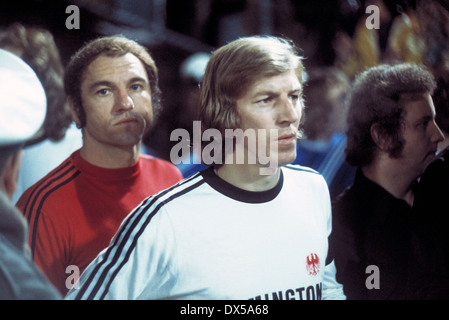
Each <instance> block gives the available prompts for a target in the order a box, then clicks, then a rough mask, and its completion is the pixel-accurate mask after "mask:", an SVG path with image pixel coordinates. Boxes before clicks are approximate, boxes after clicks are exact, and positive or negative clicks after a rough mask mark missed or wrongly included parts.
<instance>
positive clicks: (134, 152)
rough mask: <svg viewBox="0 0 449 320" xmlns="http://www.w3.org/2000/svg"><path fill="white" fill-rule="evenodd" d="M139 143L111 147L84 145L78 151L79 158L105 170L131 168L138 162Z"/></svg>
mask: <svg viewBox="0 0 449 320" xmlns="http://www.w3.org/2000/svg"><path fill="white" fill-rule="evenodd" d="M139 154H140V143H138V144H136V145H132V146H111V145H103V144H97V145H93V144H89V143H88V144H86V143H84V144H83V146H82V148H81V149H80V156H81V157H82V158H83V159H84V160H86V161H87V162H89V163H91V164H93V165H95V166H98V167H101V168H107V169H118V168H125V167H129V166H132V165H133V164H135V163H136V162H137V161H138V160H139Z"/></svg>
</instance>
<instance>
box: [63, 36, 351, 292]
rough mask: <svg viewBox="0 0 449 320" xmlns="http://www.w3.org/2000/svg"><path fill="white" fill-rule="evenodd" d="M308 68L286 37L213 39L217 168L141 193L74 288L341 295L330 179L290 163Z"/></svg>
mask: <svg viewBox="0 0 449 320" xmlns="http://www.w3.org/2000/svg"><path fill="white" fill-rule="evenodd" d="M302 72H303V65H302V62H301V57H300V56H298V54H297V51H296V49H295V47H294V46H293V44H292V43H290V42H288V41H286V40H283V39H280V38H275V37H248V38H242V39H239V40H235V41H233V42H231V43H229V44H227V45H225V46H223V47H222V48H220V49H218V50H216V51H215V52H214V53H213V54H212V56H211V59H210V61H209V64H208V66H207V69H206V72H205V75H204V78H203V81H202V84H201V98H200V104H199V117H200V120H201V126H202V140H203V141H202V142H203V146H202V156H203V161H204V162H205V163H206V164H210V165H211V166H210V168H209V169H206V170H204V171H201V172H199V173H196V174H194V175H192V176H191V177H189V178H187V179H185V180H183V181H182V182H180V183H178V184H177V185H175V186H173V187H171V188H169V189H166V190H164V191H162V192H160V193H159V194H157V195H155V196H152V197H149V198H147V199H146V200H144V201H143V202H142V203H141V205H140V206H138V207H137V208H136V209H135V210H134V211H133V212H132V213H131V214H130V215H129V216H128V217H127V218H126V219H125V221H124V222H123V223H122V225H121V227H120V229H119V230H118V232H117V233H116V235H115V236H114V239H113V240H112V241H111V244H110V246H109V247H108V248H107V249H105V250H104V251H103V252H102V253H101V254H100V255H99V256H98V257H97V258H96V259H95V260H94V261H93V262H92V263H91V264H90V266H89V267H88V268H87V269H86V271H85V272H84V273H83V275H82V276H81V280H80V282H79V286H75V288H76V287H78V288H77V289H72V290H71V291H70V292H69V294H68V295H67V298H68V299H256V300H259V299H261V300H267V299H290V300H291V299H297V300H301V299H303V300H306V299H344V298H345V296H344V294H343V289H342V286H341V285H340V284H339V283H337V282H336V280H335V268H334V265H333V262H332V259H331V257H328V255H327V253H328V236H329V235H330V233H331V206H330V198H329V191H328V188H327V185H326V182H325V180H324V179H323V177H322V176H321V175H320V174H318V173H317V172H315V171H313V170H312V169H309V168H305V167H301V166H291V165H288V164H289V163H291V162H292V161H293V160H294V159H295V157H296V140H297V138H298V137H299V136H300V134H299V129H298V128H299V124H300V120H301V115H302V110H303V103H302ZM229 130H231V131H232V133H233V134H234V135H232V136H230V135H229V132H230V131H229ZM242 132H244V135H243V136H242V135H241V134H240V135H239V133H242ZM194 139H195V137H194ZM229 141H231V143H229ZM217 146H219V147H217ZM194 147H195V142H194ZM242 154H243V155H244V156H243V157H241V155H242Z"/></svg>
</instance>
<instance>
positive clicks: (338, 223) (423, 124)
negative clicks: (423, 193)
mask: <svg viewBox="0 0 449 320" xmlns="http://www.w3.org/2000/svg"><path fill="white" fill-rule="evenodd" d="M434 89H435V81H434V78H433V76H432V74H431V73H430V72H429V71H427V70H425V69H424V68H422V67H419V66H417V65H414V64H408V63H402V64H395V65H380V66H377V67H373V68H370V69H368V70H367V71H365V72H363V73H361V74H360V75H359V76H358V77H357V78H356V80H355V82H354V86H353V88H352V92H351V95H350V99H349V109H348V118H347V120H348V123H347V125H348V128H347V139H348V140H347V148H346V161H347V162H348V163H349V164H350V165H353V166H355V167H357V172H356V176H355V178H354V182H353V184H352V185H351V187H350V188H349V189H348V190H346V192H344V193H343V194H342V195H340V196H339V197H338V198H337V199H336V200H335V201H334V203H333V234H332V236H331V248H332V249H331V250H332V254H333V255H334V258H335V265H336V268H337V275H336V277H337V281H339V282H340V283H342V284H343V288H344V292H345V294H346V296H347V298H348V299H382V300H386V299H401V300H402V299H432V298H443V297H445V298H447V296H446V295H447V291H446V289H445V287H444V285H443V282H438V281H439V280H441V281H443V278H444V277H442V278H439V277H437V275H438V274H439V272H440V271H441V270H440V269H441V268H442V267H443V266H442V264H441V262H440V260H439V259H438V257H440V255H439V254H440V252H439V251H438V250H439V243H437V242H436V239H435V238H434V235H433V233H432V232H430V231H429V230H428V229H427V223H423V221H425V217H424V219H423V218H422V217H421V216H420V215H418V213H417V210H416V208H415V203H414V202H415V196H416V183H417V180H418V178H419V177H420V176H421V175H422V174H423V172H424V171H425V168H426V167H427V166H428V165H429V163H430V162H431V161H432V159H433V158H434V157H435V154H436V152H437V147H438V143H439V142H441V141H442V140H443V134H442V132H441V130H440V129H439V127H438V125H437V124H436V122H435V108H434V105H433V101H432V97H431V95H432V93H433V90H434ZM434 276H435V277H434Z"/></svg>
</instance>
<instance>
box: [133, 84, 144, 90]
mask: <svg viewBox="0 0 449 320" xmlns="http://www.w3.org/2000/svg"><path fill="white" fill-rule="evenodd" d="M142 88H143V86H142V85H141V84H138V83H135V84H133V85H132V86H131V89H132V90H134V91H139V90H142Z"/></svg>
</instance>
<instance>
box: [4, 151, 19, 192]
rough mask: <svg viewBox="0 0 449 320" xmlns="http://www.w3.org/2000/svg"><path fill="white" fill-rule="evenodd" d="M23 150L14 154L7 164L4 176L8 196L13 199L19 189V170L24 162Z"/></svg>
mask: <svg viewBox="0 0 449 320" xmlns="http://www.w3.org/2000/svg"><path fill="white" fill-rule="evenodd" d="M22 153H23V150H22V149H20V150H18V151H17V152H16V153H14V154H13V155H12V156H11V157H10V158H9V159H8V161H7V162H6V166H5V171H4V172H5V174H4V176H3V179H4V186H5V192H6V194H7V195H8V196H9V197H10V198H12V195H13V194H14V192H15V191H16V188H17V180H18V178H19V169H20V164H21V162H22Z"/></svg>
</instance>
